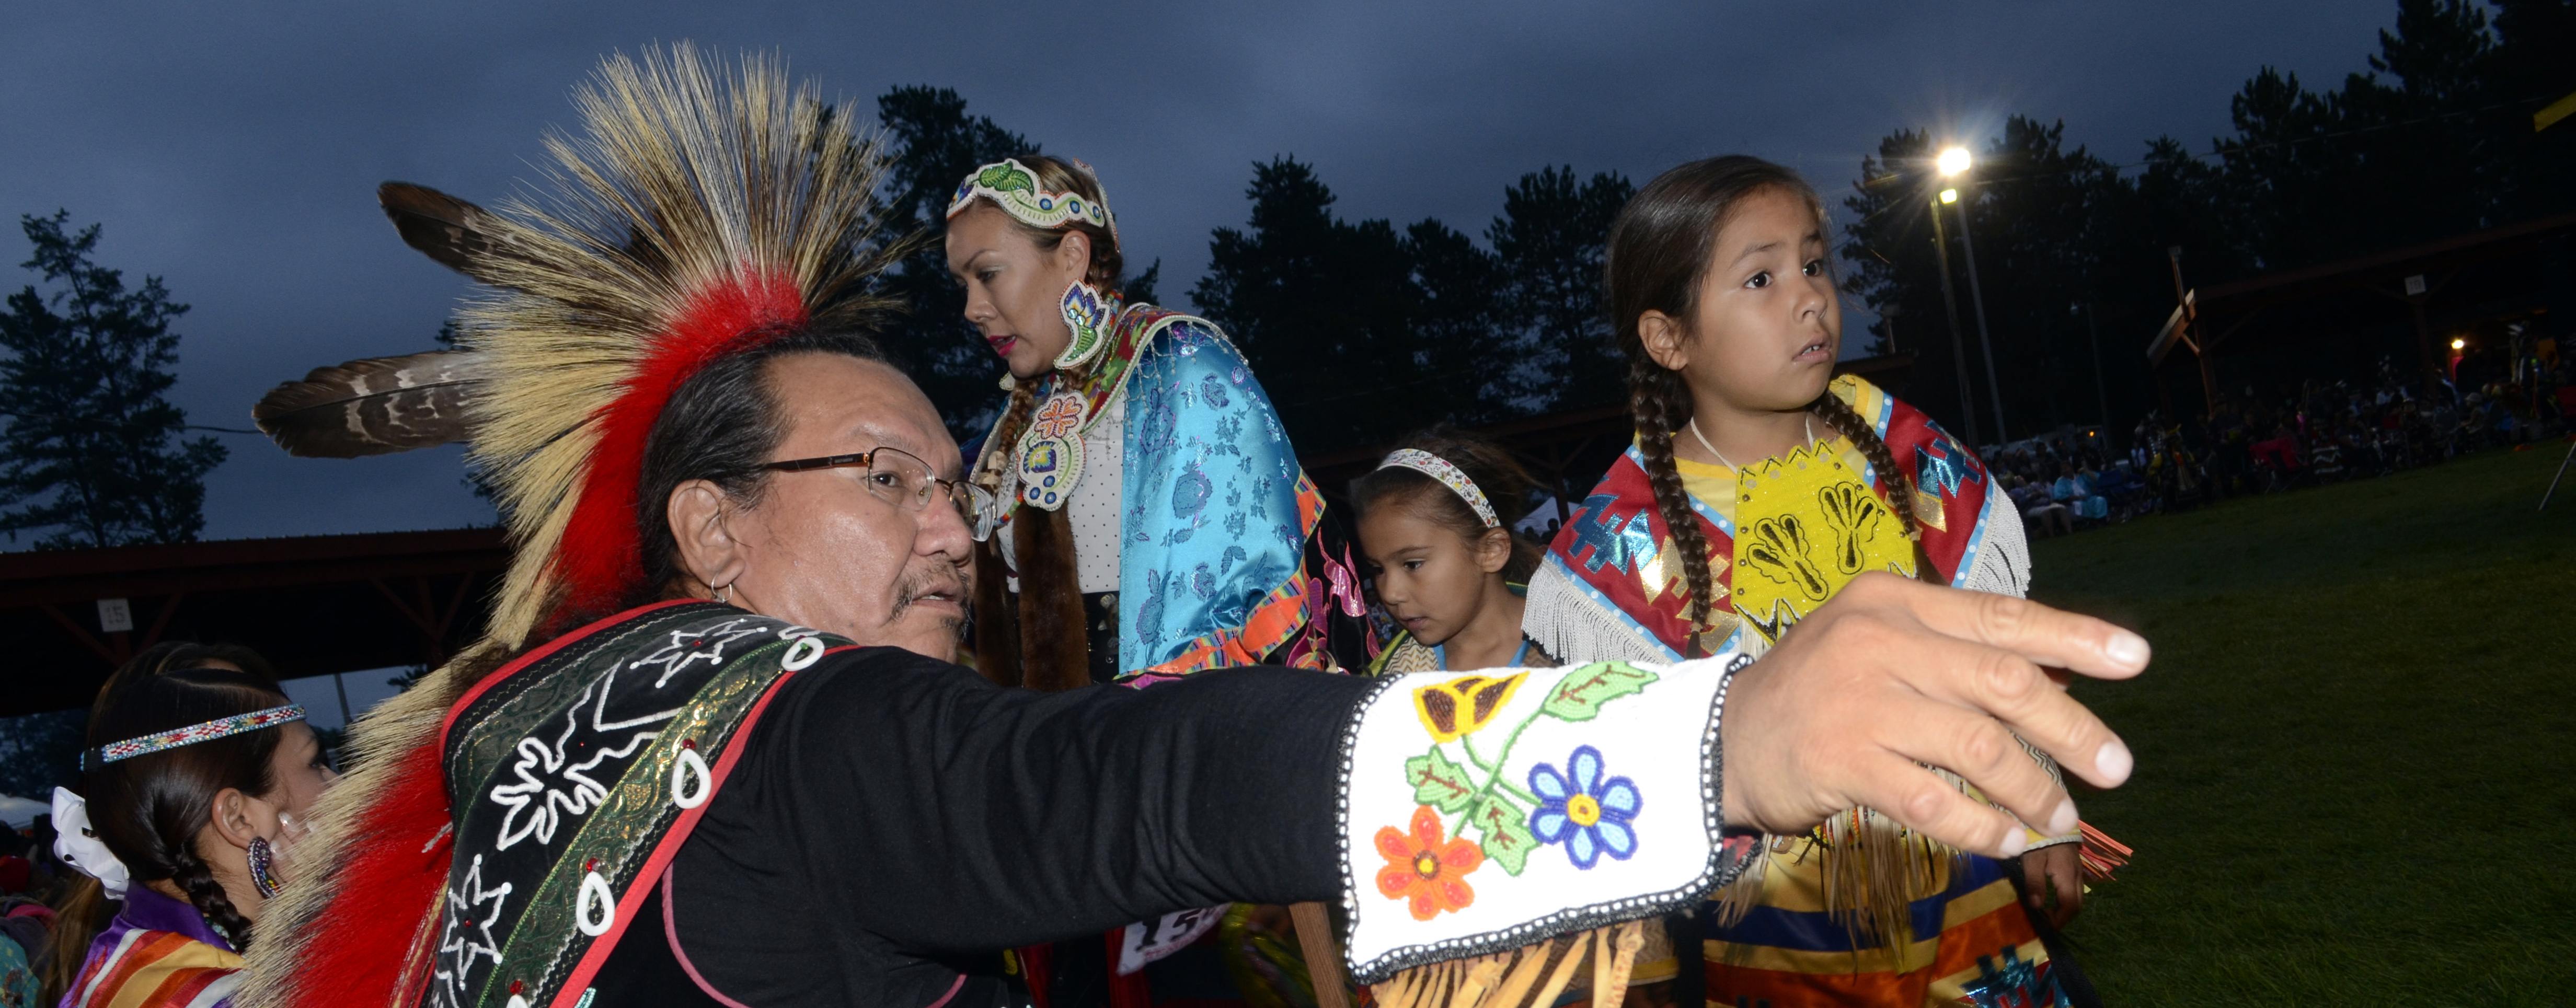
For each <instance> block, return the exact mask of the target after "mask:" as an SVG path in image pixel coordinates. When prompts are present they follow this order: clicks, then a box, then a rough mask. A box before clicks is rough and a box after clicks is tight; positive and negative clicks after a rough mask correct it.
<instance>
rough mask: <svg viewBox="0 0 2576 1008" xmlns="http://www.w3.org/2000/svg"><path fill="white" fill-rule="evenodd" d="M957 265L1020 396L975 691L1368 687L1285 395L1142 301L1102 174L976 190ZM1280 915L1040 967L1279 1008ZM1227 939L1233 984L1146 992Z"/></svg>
mask: <svg viewBox="0 0 2576 1008" xmlns="http://www.w3.org/2000/svg"><path fill="white" fill-rule="evenodd" d="M946 243H947V254H948V268H949V271H950V272H951V273H952V274H954V275H955V276H956V278H957V280H958V282H959V283H961V284H963V285H964V286H965V289H966V320H967V321H968V322H970V323H972V324H974V326H975V328H976V330H977V331H978V332H979V333H981V334H982V336H983V337H984V340H985V342H986V343H988V344H989V345H991V347H992V349H993V352H994V353H995V354H997V355H999V356H1000V357H1001V358H1002V359H1003V361H1004V362H1005V363H1006V364H1007V366H1008V368H1009V375H1008V376H1007V377H1006V378H1004V379H1003V386H1004V387H1005V388H1008V389H1009V390H1010V392H1011V399H1010V404H1009V406H1008V407H1007V408H1006V409H1004V410H1003V413H1002V416H1001V419H1000V420H999V421H998V422H997V423H995V425H994V427H993V429H992V432H991V433H989V434H988V435H986V436H985V438H984V443H983V452H982V455H981V457H980V458H979V459H978V460H977V462H976V464H975V468H974V472H973V474H972V475H971V477H970V478H971V479H973V480H974V481H975V482H976V483H977V484H979V485H981V486H983V487H985V488H986V489H988V490H991V491H992V492H993V500H994V501H995V502H996V504H995V506H994V508H993V509H992V511H991V512H990V513H987V514H984V515H981V516H978V518H979V520H980V521H982V522H984V523H986V524H987V526H988V527H992V530H993V531H994V532H996V533H998V534H994V535H991V536H989V537H987V541H986V542H985V544H984V545H982V546H981V547H979V549H978V553H977V578H976V600H975V602H976V605H975V613H976V620H975V639H974V642H973V643H974V649H975V662H976V666H977V668H978V669H979V670H981V671H982V672H983V673H984V674H985V675H986V676H987V677H990V678H992V679H993V680H995V681H997V682H1001V683H1004V684H1007V685H1017V686H1026V687H1030V688H1034V689H1041V690H1062V689H1071V688H1074V687H1077V686H1084V685H1088V684H1091V683H1094V682H1111V681H1118V682H1125V683H1129V684H1132V685H1139V686H1142V685H1149V684H1152V683H1155V682H1160V681H1166V680H1169V679H1171V678H1175V677H1179V676H1183V675H1187V674H1189V673H1191V672H1197V671H1200V670H1203V669H1210V668H1223V667H1229V666H1238V665H1251V664H1257V663H1263V662H1268V663H1272V664H1284V665H1291V666H1297V667H1303V668H1317V669H1350V670H1361V669H1366V668H1367V667H1368V662H1369V659H1370V658H1371V657H1372V656H1373V653H1374V650H1375V649H1374V648H1373V647H1372V645H1371V641H1370V639H1369V636H1368V634H1369V630H1368V625H1367V623H1366V617H1365V613H1366V603H1365V601H1363V598H1362V596H1361V592H1360V585H1359V578H1358V576H1357V574H1356V573H1355V570H1356V567H1355V565H1354V564H1353V563H1352V557H1351V553H1350V550H1349V547H1348V546H1347V545H1346V540H1345V539H1344V538H1343V537H1342V536H1341V535H1340V534H1339V532H1338V530H1337V529H1335V528H1334V527H1332V526H1330V525H1328V524H1327V522H1326V520H1325V514H1324V499H1323V496H1322V494H1320V493H1319V492H1317V490H1316V488H1315V485H1314V483H1313V482H1312V481H1311V480H1309V479H1307V478H1306V474H1305V470H1304V468H1303V467H1302V466H1300V465H1299V464H1298V461H1297V455H1296V452H1295V450H1294V449H1293V448H1292V447H1291V446H1290V444H1289V441H1288V435H1287V432H1286V431H1285V430H1283V429H1282V428H1281V426H1280V423H1279V414H1278V413H1277V412H1276V411H1275V410H1273V409H1272V408H1271V406H1270V397H1269V395H1268V394H1267V393H1266V392H1264V391H1263V390H1262V387H1261V383H1260V382H1259V381H1258V380H1256V379H1254V378H1253V376H1252V372H1251V369H1250V368H1249V367H1248V366H1246V365H1245V363H1244V359H1243V354H1242V353H1241V352H1239V351H1237V350H1236V349H1235V347H1234V344H1233V343H1232V342H1230V341H1228V340H1227V339H1226V336H1225V333H1224V332H1223V331H1221V330H1219V329H1218V328H1217V327H1216V325H1215V324H1214V323H1211V322H1209V321H1208V320H1206V319H1203V318H1198V317H1196V316H1192V315H1185V314H1182V313H1180V312H1176V311H1171V310H1169V309H1165V308H1158V307H1155V306H1153V305H1149V304H1141V303H1139V304H1128V303H1125V302H1124V299H1123V298H1122V297H1121V295H1120V292H1119V291H1118V289H1117V284H1118V280H1119V277H1120V275H1121V270H1122V269H1123V267H1124V265H1125V261H1124V257H1123V256H1122V255H1121V253H1120V251H1119V244H1118V228H1117V222H1116V218H1115V217H1114V216H1112V215H1111V213H1110V210H1109V206H1108V203H1107V202H1106V201H1105V200H1104V198H1103V197H1102V194H1101V186H1100V181H1099V179H1098V177H1097V176H1095V175H1094V174H1093V173H1092V171H1091V168H1090V166H1088V165H1084V164H1082V163H1081V162H1078V161H1071V160H1066V159H1059V158H1052V157H1045V156H1040V155H1034V154H1032V155H1023V156H1021V157H1017V158H1011V159H1007V160H1003V161H999V162H995V163H993V164H988V165H985V166H983V167H981V168H978V169H976V170H975V172H974V173H973V174H971V175H968V176H967V177H966V179H965V181H963V182H962V183H960V184H959V185H958V187H957V192H956V196H955V198H954V199H953V200H951V202H950V204H949V208H948V229H947V237H946ZM1316 758H1317V759H1319V760H1322V759H1329V758H1331V757H1330V754H1328V753H1317V754H1316ZM1281 916H1282V915H1281V914H1279V913H1278V912H1277V910H1276V909H1275V908H1267V909H1255V908H1249V907H1236V908H1232V909H1230V910H1229V909H1223V908H1212V909H1211V910H1208V911H1200V912H1195V913H1193V914H1176V915H1173V916H1172V917H1169V918H1166V919H1164V920H1160V921H1146V922H1140V923H1139V924H1137V925H1133V926H1130V927H1129V928H1127V929H1125V930H1124V931H1123V932H1112V933H1110V934H1109V935H1108V936H1106V940H1105V942H1104V943H1102V944H1101V945H1098V946H1091V945H1086V944H1085V943H1057V944H1056V945H1055V946H1053V947H1051V948H1043V949H1025V950H1022V955H1023V957H1024V958H1025V960H1026V962H1025V964H1024V965H1025V966H1026V968H1028V969H1029V971H1030V973H1031V974H1032V975H1031V976H1030V979H1031V980H1032V981H1033V982H1034V983H1035V984H1036V985H1037V986H1038V987H1040V988H1041V989H1046V990H1049V991H1050V992H1051V993H1052V994H1053V997H1052V999H1051V1000H1052V1001H1054V1002H1056V1008H1066V1006H1068V1005H1088V1004H1097V1003H1101V1002H1102V1001H1106V1002H1107V1003H1109V1004H1111V1005H1113V1006H1116V1008H1142V1006H1143V1005H1146V1004H1149V1003H1151V1002H1152V1001H1153V1000H1154V998H1155V996H1156V995H1157V994H1160V995H1163V996H1165V997H1171V996H1194V995H1195V994H1200V993H1204V994H1215V995H1220V996H1237V997H1248V998H1250V999H1251V1003H1254V1004H1279V1003H1284V1002H1283V1001H1282V999H1281V994H1282V993H1284V992H1285V991H1287V990H1292V989H1295V988H1297V987H1298V986H1299V985H1298V983H1297V981H1299V980H1302V979H1303V978H1302V977H1300V976H1297V974H1301V973H1303V970H1302V968H1300V964H1299V963H1298V962H1297V961H1296V960H1297V956H1295V955H1294V954H1293V953H1289V952H1287V951H1286V947H1287V943H1286V942H1284V941H1280V940H1278V938H1279V932H1280V931H1281V930H1282V927H1281V926H1282V925H1283V924H1284V923H1285V922H1284V921H1283V920H1281V919H1280V917H1281ZM1317 919H1318V921H1319V922H1320V917H1318V918H1317ZM1215 928H1223V929H1224V930H1225V934H1224V935H1223V936H1222V941H1221V942H1220V944H1221V945H1223V946H1224V947H1225V948H1227V949H1228V950H1230V952H1231V953H1232V954H1230V955H1228V956H1227V957H1226V960H1227V961H1226V963H1225V968H1224V971H1225V972H1226V973H1228V974H1231V977H1230V979H1229V978H1223V977H1218V976H1214V975H1213V974H1215V973H1216V972H1217V970H1216V968H1215V965H1214V964H1213V963H1210V962H1208V961H1207V959H1206V957H1205V956H1204V955H1203V954H1201V953H1191V954H1186V955H1180V956H1179V957H1178V958H1174V959H1171V960H1167V961H1164V962H1163V963H1162V964H1161V965H1160V966H1157V967H1156V969H1155V970H1154V973H1153V980H1152V982H1151V983H1150V984H1149V983H1148V982H1147V975H1146V974H1145V973H1143V972H1141V971H1142V968H1143V966H1144V965H1145V963H1146V962H1147V961H1149V960H1153V959H1155V958H1156V957H1158V956H1163V955H1171V954H1174V953H1176V952H1177V951H1178V950H1180V949H1183V948H1184V947H1186V946H1188V945H1189V944H1191V943H1192V942H1193V941H1195V940H1197V939H1199V938H1202V937H1204V936H1205V934H1206V932H1207V931H1209V930H1210V929H1215ZM1204 948H1205V946H1204V945H1202V946H1201V949H1202V950H1204ZM1100 950H1105V953H1104V951H1100ZM1112 967H1115V968H1112ZM1122 970H1123V971H1125V972H1124V973H1122V972H1121V971H1122ZM1042 973H1043V974H1046V975H1044V976H1041V975H1038V974H1042ZM1211 987H1213V989H1208V988H1211ZM1228 987H1231V988H1233V990H1227V989H1226V988H1228ZM1185 988H1188V989H1193V990H1184V989H1185Z"/></svg>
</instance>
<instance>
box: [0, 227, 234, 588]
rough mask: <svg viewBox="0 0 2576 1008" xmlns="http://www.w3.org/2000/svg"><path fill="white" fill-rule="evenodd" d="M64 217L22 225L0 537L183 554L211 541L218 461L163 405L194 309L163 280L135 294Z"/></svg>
mask: <svg viewBox="0 0 2576 1008" xmlns="http://www.w3.org/2000/svg"><path fill="white" fill-rule="evenodd" d="M70 218H71V214H70V213H69V212H68V211H58V212H56V213H55V214H54V215H53V216H51V217H37V216H34V215H27V216H23V217H20V218H19V225H20V227H21V228H23V229H24V230H25V232H26V235H27V240H28V241H29V242H31V243H32V244H34V246H35V256H34V258H31V259H29V260H27V261H26V262H24V263H22V264H20V265H22V266H24V267H25V268H27V269H30V270H34V271H36V272H37V273H39V274H41V275H42V276H43V278H44V283H45V284H47V285H48V288H49V289H48V290H46V291H42V292H40V291H39V290H38V289H37V288H36V287H34V286H29V287H26V288H24V289H22V290H20V291H19V292H18V293H16V294H13V295H10V297H9V301H8V310H7V311H6V312H0V350H5V351H6V353H7V355H8V356H7V359H6V360H0V410H5V411H6V417H7V426H6V429H5V432H0V531H4V532H6V533H8V535H9V537H10V539H11V540H12V541H15V540H16V538H17V537H18V535H19V534H20V533H22V532H23V533H29V534H41V535H40V537H39V538H38V539H37V540H36V547H37V548H39V549H57V548H67V547H84V546H119V545H125V544H129V543H169V542H189V541H193V540H195V539H196V538H197V534H198V533H199V532H200V531H202V530H203V529H204V528H205V524H206V520H205V514H204V509H205V500H206V484H205V476H206V473H207V471H209V470H211V469H213V468H214V467H215V466H216V465H217V464H218V463H220V462H222V461H223V460H224V448H223V446H222V445H219V444H216V443H215V439H214V438H212V437H198V438H195V439H193V440H191V439H187V438H185V437H184V436H183V435H184V432H185V431H186V429H187V416H186V414H185V413H183V412H181V411H180V409H179V407H177V406H174V405H171V403H170V401H169V400H168V399H167V398H166V397H165V395H164V394H165V393H167V392H168V391H169V389H170V386H171V384H172V383H173V382H174V381H176V376H175V375H173V374H172V373H171V369H172V368H173V367H174V366H175V365H176V364H177V363H178V359H179V335H178V334H177V333H174V332H171V331H170V323H171V321H172V320H174V319H176V318H178V317H179V316H180V315H181V314H184V313H185V312H187V310H188V306H187V305H184V304H180V303H178V302H175V301H172V300H170V292H169V291H168V289H166V288H164V287H163V286H162V285H161V279H160V278H159V277H146V278H144V281H143V286H142V287H141V288H139V289H136V290H133V291H128V290H126V288H125V281H124V276H123V274H122V273H120V272H118V271H116V270H112V269H108V268H106V267H103V266H99V265H97V264H96V263H94V262H92V261H91V260H90V255H91V253H92V252H93V251H95V250H96V249H97V247H98V235H99V228H98V225H95V224H93V225H90V226H89V227H87V228H83V229H81V230H80V231H78V232H77V233H73V232H67V231H66V230H65V224H66V223H67V222H68V221H69V220H70Z"/></svg>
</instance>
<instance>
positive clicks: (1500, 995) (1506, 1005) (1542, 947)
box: [1477, 941, 1556, 1008]
mask: <svg viewBox="0 0 2576 1008" xmlns="http://www.w3.org/2000/svg"><path fill="white" fill-rule="evenodd" d="M1555 950H1556V943H1555V942H1552V941H1551V942H1543V943H1540V944H1537V945H1527V946H1523V947H1521V948H1518V949H1514V950H1513V954H1514V955H1517V956H1519V957H1520V960H1519V964H1518V965H1515V966H1513V967H1512V971H1511V973H1510V974H1509V975H1507V976H1505V977H1503V983H1502V986H1499V987H1496V988H1494V992H1493V993H1491V994H1487V995H1485V1000H1484V1003H1483V1004H1480V1005H1478V1006H1477V1008H1519V1005H1520V1003H1521V995H1524V994H1527V993H1529V991H1530V986H1531V985H1532V984H1535V983H1538V977H1539V971H1541V970H1544V969H1546V968H1547V957H1548V955H1549V953H1552V952H1554V951H1555Z"/></svg>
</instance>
